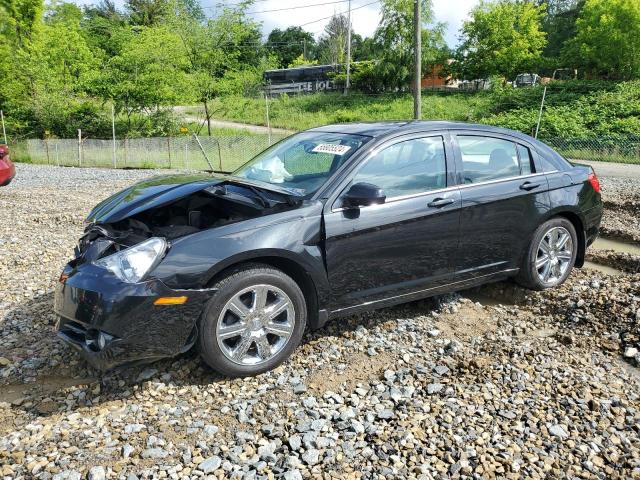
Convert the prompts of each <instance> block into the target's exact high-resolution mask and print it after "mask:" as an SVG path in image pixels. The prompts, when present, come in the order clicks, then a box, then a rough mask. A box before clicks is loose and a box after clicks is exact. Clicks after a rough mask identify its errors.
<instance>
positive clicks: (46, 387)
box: [0, 376, 96, 403]
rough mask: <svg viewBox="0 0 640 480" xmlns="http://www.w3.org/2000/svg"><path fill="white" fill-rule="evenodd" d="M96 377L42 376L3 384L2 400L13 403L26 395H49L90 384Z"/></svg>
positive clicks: (0, 394) (0, 389) (0, 393)
mask: <svg viewBox="0 0 640 480" xmlns="http://www.w3.org/2000/svg"><path fill="white" fill-rule="evenodd" d="M95 381H96V379H95V378H71V377H55V376H52V377H42V378H38V379H37V380H36V381H35V382H34V383H14V384H10V385H2V386H1V387H0V402H7V403H13V402H15V401H17V400H20V399H22V398H24V397H26V396H34V395H41V396H47V395H49V394H51V393H54V392H57V391H58V390H64V389H65V388H69V387H75V386H77V385H88V384H90V383H93V382H95Z"/></svg>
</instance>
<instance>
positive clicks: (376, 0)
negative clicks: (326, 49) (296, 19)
mask: <svg viewBox="0 0 640 480" xmlns="http://www.w3.org/2000/svg"><path fill="white" fill-rule="evenodd" d="M379 2H380V0H375V1H373V2H369V3H365V4H364V5H360V6H359V7H354V8H352V9H351V11H352V12H353V11H354V10H358V9H360V8H364V7H368V6H369V5H373V4H374V3H379ZM345 13H347V12H340V13H334V14H333V15H329V16H328V17H323V18H319V19H317V20H313V21H311V22H307V23H303V24H300V25H298V27H304V26H306V25H311V24H312V23H318V22H321V21H323V20H328V19H330V18H333V17H334V16H335V15H344V14H345Z"/></svg>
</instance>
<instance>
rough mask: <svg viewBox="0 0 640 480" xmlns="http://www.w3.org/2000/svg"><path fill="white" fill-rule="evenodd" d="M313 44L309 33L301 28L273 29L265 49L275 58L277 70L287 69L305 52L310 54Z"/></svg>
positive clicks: (313, 40) (313, 41) (314, 42)
mask: <svg viewBox="0 0 640 480" xmlns="http://www.w3.org/2000/svg"><path fill="white" fill-rule="evenodd" d="M315 44H316V40H315V38H313V35H312V34H311V33H309V32H307V31H305V30H303V29H302V28H301V27H288V28H286V29H284V30H280V29H279V28H274V29H273V30H272V31H271V33H270V34H269V37H268V38H267V43H266V44H265V47H266V48H267V49H269V52H270V53H271V54H273V55H274V56H275V57H276V59H277V62H278V68H287V67H288V66H289V65H291V64H292V63H294V61H295V60H296V59H297V58H298V57H303V56H304V55H305V50H306V51H307V52H312V51H313V49H314V47H315ZM307 56H308V54H307Z"/></svg>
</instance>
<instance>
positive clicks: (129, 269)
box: [94, 237, 167, 283]
mask: <svg viewBox="0 0 640 480" xmlns="http://www.w3.org/2000/svg"><path fill="white" fill-rule="evenodd" d="M166 249H167V242H166V241H165V240H164V239H163V238H159V237H152V238H150V239H149V240H145V241H144V242H142V243H139V244H138V245H135V246H133V247H129V248H127V249H125V250H121V251H119V252H118V253H114V254H113V255H109V256H108V257H104V258H101V259H100V260H97V261H96V262H94V265H97V266H99V267H102V268H106V269H107V270H109V271H111V272H113V273H114V275H115V276H116V277H118V278H119V279H120V280H122V281H124V282H127V283H136V282H139V281H140V280H142V278H143V277H144V276H145V275H146V274H147V273H148V272H150V271H151V269H152V268H153V267H155V266H156V265H157V264H158V262H159V261H160V260H161V259H162V256H163V255H164V252H165V251H166Z"/></svg>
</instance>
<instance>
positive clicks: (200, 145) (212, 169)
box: [193, 133, 222, 172]
mask: <svg viewBox="0 0 640 480" xmlns="http://www.w3.org/2000/svg"><path fill="white" fill-rule="evenodd" d="M193 138H195V139H196V142H198V146H199V147H200V151H201V152H202V155H204V159H205V160H206V161H207V163H208V164H209V168H210V169H211V171H212V172H214V171H215V170H214V168H213V165H211V160H209V157H208V156H207V152H205V151H204V148H203V147H202V144H201V143H200V139H199V138H198V136H197V135H196V134H195V133H194V134H193ZM219 148H220V145H218V149H219ZM220 162H222V159H221V160H220Z"/></svg>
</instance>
